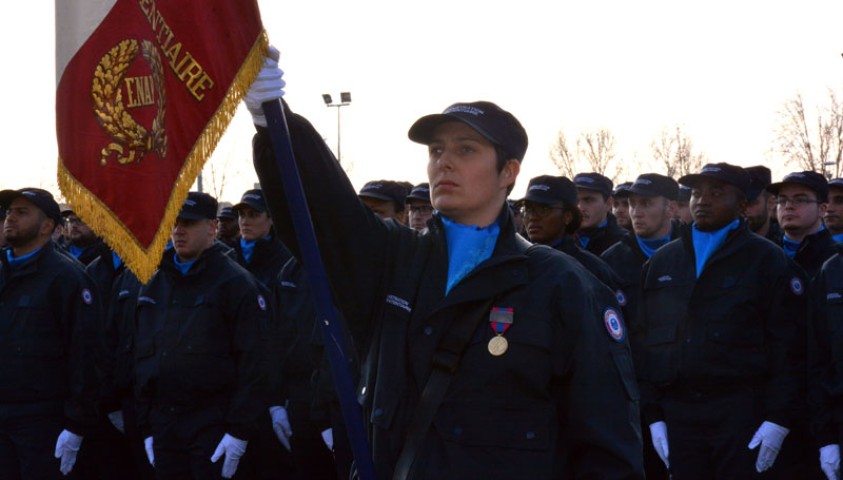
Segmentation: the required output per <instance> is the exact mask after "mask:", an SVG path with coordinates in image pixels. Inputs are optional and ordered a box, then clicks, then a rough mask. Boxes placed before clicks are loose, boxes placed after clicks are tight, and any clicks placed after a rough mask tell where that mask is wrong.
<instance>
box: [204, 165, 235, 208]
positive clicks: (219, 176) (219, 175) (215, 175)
mask: <svg viewBox="0 0 843 480" xmlns="http://www.w3.org/2000/svg"><path fill="white" fill-rule="evenodd" d="M231 159H232V155H224V156H223V157H222V158H221V159H219V160H218V161H213V160H215V159H212V161H210V162H208V163H207V164H206V165H205V172H207V175H203V179H204V180H205V186H206V190H207V191H208V193H209V194H211V195H213V197H214V198H223V197H222V194H223V192H224V191H225V186H226V183H227V181H228V179H229V176H232V177H237V176H238V175H239V174H240V169H239V168H231V164H232V163H235V164H238V165H239V164H243V162H232V161H231Z"/></svg>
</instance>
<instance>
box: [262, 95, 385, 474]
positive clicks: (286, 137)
mask: <svg viewBox="0 0 843 480" xmlns="http://www.w3.org/2000/svg"><path fill="white" fill-rule="evenodd" d="M263 111H264V115H265V116H266V122H267V128H268V129H269V137H270V140H271V143H272V151H273V152H274V153H275V161H276V162H277V166H278V169H279V172H280V174H281V182H282V183H283V184H284V191H285V192H286V193H285V195H286V197H287V204H288V205H289V209H290V215H291V217H292V221H293V228H294V230H295V232H296V238H297V239H298V243H299V248H300V250H301V256H302V258H301V261H302V263H303V264H304V268H305V272H306V273H307V278H308V283H309V286H310V291H311V294H312V295H313V302H314V308H315V310H316V318H317V320H318V322H319V324H320V325H321V326H322V327H321V328H322V335H323V337H324V338H325V350H326V351H327V352H328V359H329V360H330V362H331V374H332V376H333V378H334V386H335V387H336V389H337V396H338V397H339V402H340V408H341V410H342V417H343V420H344V421H345V426H346V429H347V430H348V439H349V443H351V450H352V453H353V454H354V460H355V465H356V466H357V474H358V478H360V480H375V466H374V463H373V462H372V454H371V451H370V449H369V443H368V441H367V440H366V438H367V436H366V429H365V427H364V424H363V417H362V412H361V409H360V404H359V403H358V402H357V393H356V389H355V386H354V383H353V382H352V380H351V373H350V372H349V370H348V363H349V359H348V357H347V356H346V354H345V352H344V351H343V346H342V345H343V340H342V339H344V338H347V337H346V336H345V335H343V334H342V326H341V325H340V324H339V323H338V322H337V319H336V315H335V314H334V308H333V300H332V298H331V293H330V289H329V288H328V278H327V276H326V275H325V266H324V265H323V263H322V256H321V255H320V254H319V247H318V245H317V243H316V234H315V233H314V231H313V222H312V221H311V219H310V211H309V210H308V208H307V200H306V199H305V196H304V189H303V188H302V184H301V178H300V176H299V171H298V168H297V167H296V158H295V155H294V154H293V145H292V143H291V142H290V131H289V129H288V128H287V118H286V117H285V116H284V110H283V109H282V108H281V102H280V101H278V100H276V101H273V102H266V103H264V104H263Z"/></svg>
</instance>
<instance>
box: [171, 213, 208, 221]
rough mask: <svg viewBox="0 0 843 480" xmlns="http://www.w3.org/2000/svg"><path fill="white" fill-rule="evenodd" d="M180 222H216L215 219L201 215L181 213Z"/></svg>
mask: <svg viewBox="0 0 843 480" xmlns="http://www.w3.org/2000/svg"><path fill="white" fill-rule="evenodd" d="M177 218H178V219H179V220H214V219H215V218H216V217H214V218H208V217H206V216H204V215H202V214H201V213H193V212H179V215H178V217H177Z"/></svg>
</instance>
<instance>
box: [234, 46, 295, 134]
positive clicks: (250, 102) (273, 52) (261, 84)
mask: <svg viewBox="0 0 843 480" xmlns="http://www.w3.org/2000/svg"><path fill="white" fill-rule="evenodd" d="M267 55H268V56H266V57H264V58H263V67H262V68H261V71H260V73H258V76H257V78H255V81H254V82H253V83H252V86H251V87H249V91H248V92H247V93H246V96H245V98H244V99H243V100H244V101H245V102H246V108H248V109H249V113H251V114H252V121H253V122H254V123H255V125H258V126H261V127H265V126H266V117H265V116H264V115H263V108H262V107H261V105H262V104H263V103H264V102H270V101H273V100H278V99H280V98H281V97H282V96H284V85H286V84H287V83H286V82H285V81H284V78H283V76H284V72H283V71H282V70H281V69H280V68H278V59H279V58H280V56H281V53H280V52H279V51H278V49H276V48H275V47H273V46H272V45H270V46H269V51H268V52H267Z"/></svg>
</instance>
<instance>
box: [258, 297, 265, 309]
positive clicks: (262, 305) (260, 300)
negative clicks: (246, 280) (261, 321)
mask: <svg viewBox="0 0 843 480" xmlns="http://www.w3.org/2000/svg"><path fill="white" fill-rule="evenodd" d="M258 307H260V309H261V310H263V311H264V312H265V311H266V300H264V298H263V295H261V294H258Z"/></svg>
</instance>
